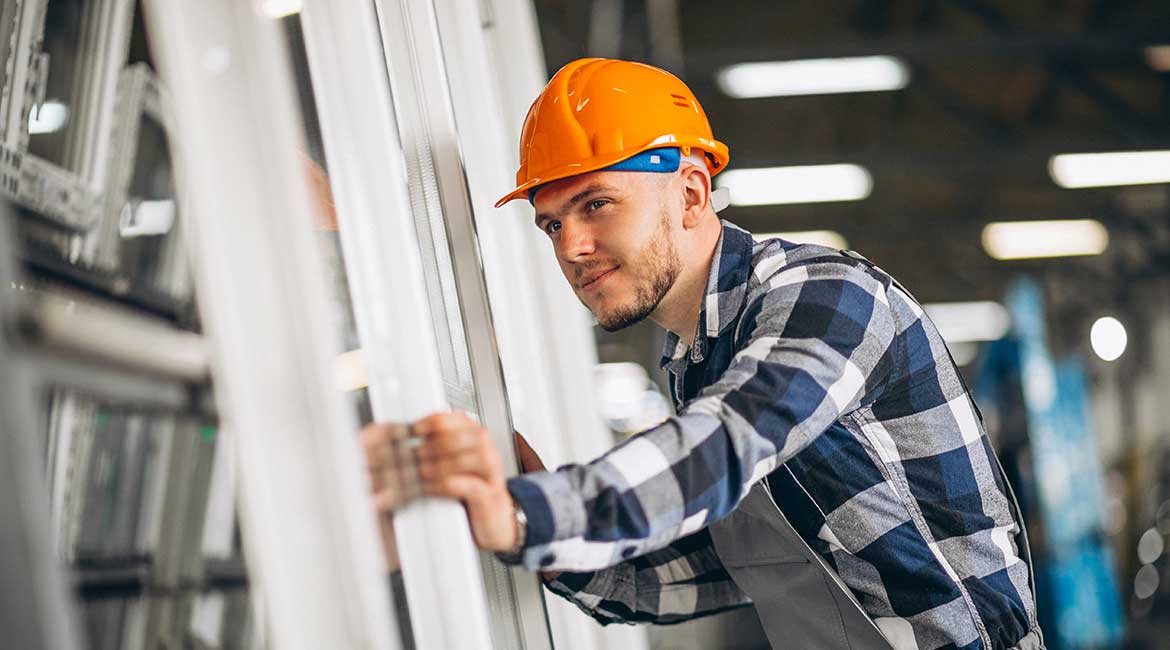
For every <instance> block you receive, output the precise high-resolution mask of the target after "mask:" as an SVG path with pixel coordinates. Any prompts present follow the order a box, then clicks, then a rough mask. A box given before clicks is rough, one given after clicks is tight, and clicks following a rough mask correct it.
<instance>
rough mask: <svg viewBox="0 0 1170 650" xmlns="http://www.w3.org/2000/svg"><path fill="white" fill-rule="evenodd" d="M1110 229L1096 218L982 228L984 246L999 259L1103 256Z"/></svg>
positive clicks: (1024, 222) (999, 224)
mask: <svg viewBox="0 0 1170 650" xmlns="http://www.w3.org/2000/svg"><path fill="white" fill-rule="evenodd" d="M1108 246H1109V231H1107V230H1105V226H1103V225H1101V222H1099V221H1096V220H1093V219H1066V220H1054V221H999V222H994V223H989V224H987V225H986V226H984V227H983V248H984V250H986V251H987V254H988V255H990V256H992V257H994V258H995V259H997V260H1014V259H1023V258H1030V257H1066V256H1071V255H1100V254H1101V253H1103V252H1105V249H1106V248H1107V247H1108Z"/></svg>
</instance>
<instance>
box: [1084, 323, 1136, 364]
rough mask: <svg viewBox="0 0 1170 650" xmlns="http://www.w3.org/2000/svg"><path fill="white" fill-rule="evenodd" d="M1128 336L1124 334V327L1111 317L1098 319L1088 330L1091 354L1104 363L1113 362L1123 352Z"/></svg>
mask: <svg viewBox="0 0 1170 650" xmlns="http://www.w3.org/2000/svg"><path fill="white" fill-rule="evenodd" d="M1128 342H1129V336H1128V335H1126V333H1125V326H1124V325H1122V324H1121V321H1119V320H1117V319H1116V318H1114V317H1112V316H1104V317H1102V318H1098V319H1097V320H1096V322H1094V323H1093V327H1092V329H1090V330H1089V343H1090V344H1091V345H1092V346H1093V352H1095V353H1096V354H1097V356H1098V357H1101V359H1103V360H1105V361H1113V360H1115V359H1117V358H1118V357H1120V356H1121V355H1122V354H1123V353H1124V352H1125V346H1126V344H1127V343H1128Z"/></svg>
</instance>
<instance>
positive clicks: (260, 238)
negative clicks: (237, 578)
mask: <svg viewBox="0 0 1170 650" xmlns="http://www.w3.org/2000/svg"><path fill="white" fill-rule="evenodd" d="M146 8H147V25H148V28H149V31H150V34H151V42H152V43H153V44H154V46H155V54H156V56H157V60H158V63H159V68H160V71H161V76H162V80H163V82H164V83H165V84H166V85H167V86H168V88H169V89H170V91H171V96H172V98H173V100H174V106H173V109H174V115H175V124H176V127H177V128H176V134H177V137H176V140H177V142H176V144H177V147H176V150H177V153H178V156H177V162H178V167H179V174H178V186H179V189H180V197H181V198H182V199H183V200H184V201H187V203H185V204H184V210H183V214H184V215H186V218H185V219H184V220H183V224H184V227H187V228H191V233H190V234H191V238H190V241H191V242H192V246H193V250H194V261H195V267H196V288H197V291H198V297H199V302H200V306H201V308H202V310H203V315H204V325H205V327H206V330H207V334H208V337H209V341H210V342H211V360H212V375H213V379H214V381H215V384H216V395H217V397H218V401H219V406H220V412H221V414H222V417H223V420H224V426H226V427H229V428H230V429H231V430H232V431H233V432H234V434H235V435H233V436H232V437H231V440H232V441H233V442H234V444H235V451H236V458H237V461H238V468H239V475H238V476H239V485H240V513H241V527H242V529H243V540H244V552H245V557H246V558H247V562H248V569H249V579H250V585H251V586H252V598H253V602H254V603H255V605H256V609H257V611H258V612H263V614H262V616H263V618H261V621H260V625H261V626H262V627H263V628H264V629H263V632H264V633H263V636H264V637H265V638H266V642H267V643H268V644H269V646H268V647H273V648H280V649H281V650H295V649H298V648H305V649H306V650H307V649H312V650H319V649H320V648H361V649H366V648H369V649H392V648H397V647H398V641H397V637H396V636H395V631H394V630H395V626H394V620H393V610H392V609H391V606H390V597H389V589H388V586H387V581H386V580H385V577H384V574H383V569H382V566H383V563H382V558H381V557H380V555H381V554H380V550H379V548H378V534H377V530H376V527H375V520H374V517H373V515H372V503H371V501H370V498H369V495H368V494H367V486H366V484H365V471H364V467H363V464H362V460H361V458H360V451H359V449H358V446H357V444H356V441H355V429H356V421H355V418H354V417H353V414H352V413H350V412H348V411H347V410H345V409H344V408H343V404H342V400H341V395H340V394H339V393H338V392H337V391H336V390H335V388H334V387H333V385H332V382H331V381H330V378H331V374H330V372H329V364H330V360H331V359H332V358H333V357H334V356H336V354H337V353H338V352H340V349H338V346H336V345H332V344H331V343H339V342H340V338H341V337H340V335H339V334H338V333H337V332H334V331H332V328H331V321H330V319H329V314H328V309H329V305H330V303H329V302H328V301H327V299H326V295H327V294H326V286H325V284H324V283H325V278H326V274H325V272H324V268H323V265H322V263H321V260H320V259H319V255H320V253H319V250H318V247H317V242H315V241H314V240H313V238H312V232H311V224H312V216H311V211H310V204H309V196H308V194H307V191H306V185H307V183H306V182H305V179H304V178H303V170H302V168H301V158H300V153H299V151H298V149H303V135H302V133H301V132H300V127H299V121H300V120H299V116H298V115H297V113H296V110H295V103H294V94H293V86H292V80H291V78H290V72H291V69H290V64H289V61H288V59H287V56H286V53H285V49H284V47H283V44H282V41H281V35H280V34H279V33H278V31H277V24H276V23H275V22H274V21H271V20H268V19H263V18H261V16H260V15H259V14H257V13H256V5H255V4H254V3H251V2H239V1H237V0H203V1H201V2H167V1H165V0H150V1H149V2H147V3H146ZM465 647H473V646H465Z"/></svg>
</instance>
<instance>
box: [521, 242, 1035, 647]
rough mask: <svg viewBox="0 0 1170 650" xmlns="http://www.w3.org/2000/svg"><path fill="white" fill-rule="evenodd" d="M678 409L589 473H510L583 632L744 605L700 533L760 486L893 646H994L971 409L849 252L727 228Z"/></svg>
mask: <svg viewBox="0 0 1170 650" xmlns="http://www.w3.org/2000/svg"><path fill="white" fill-rule="evenodd" d="M663 366H664V367H665V368H666V369H667V370H668V372H669V375H670V378H671V393H672V397H673V398H674V400H675V406H676V409H677V415H676V416H675V417H672V418H670V419H668V420H667V421H665V422H663V423H662V424H660V425H658V426H656V427H654V428H651V429H650V430H648V431H645V432H643V433H640V434H638V435H635V436H633V437H631V438H630V439H629V440H627V441H625V442H624V443H622V444H621V445H619V446H617V447H616V448H614V449H613V450H612V451H610V452H608V453H607V454H605V455H604V456H602V457H601V458H599V459H597V460H595V461H593V462H591V463H589V464H587V465H567V466H564V467H561V468H559V469H558V470H557V471H555V472H540V473H534V474H526V475H523V476H521V477H516V478H513V479H511V480H510V481H509V484H508V487H509V490H510V492H511V493H512V495H513V497H514V498H515V499H516V501H517V503H518V504H519V505H520V507H521V508H523V509H524V512H525V514H526V515H527V518H528V534H527V540H526V548H525V550H524V552H523V556H522V557H523V563H524V564H525V566H527V567H528V568H529V569H532V570H559V571H562V572H563V573H561V574H560V575H559V576H558V578H557V579H555V580H551V581H548V583H547V584H548V587H549V588H550V589H552V590H553V591H554V592H556V593H558V594H560V595H562V596H564V597H566V598H568V599H570V600H571V601H573V602H574V603H575V604H577V605H578V606H579V607H580V608H581V609H583V610H584V611H585V612H587V613H588V614H590V615H591V616H593V617H594V618H596V619H597V620H599V621H601V622H602V623H611V622H638V621H647V622H656V623H672V622H678V621H683V620H687V619H690V618H694V617H697V616H703V615H706V614H711V613H714V612H717V611H721V610H724V609H728V608H732V607H738V606H744V605H748V604H750V599H749V598H748V597H747V596H746V594H744V593H743V592H742V591H741V590H740V589H739V588H738V587H737V586H736V585H735V584H734V582H733V581H732V580H731V579H730V578H729V576H728V574H727V572H726V571H725V569H724V568H723V566H722V564H721V563H720V561H719V559H718V557H717V555H716V553H715V549H714V547H713V545H712V543H711V538H710V535H709V534H708V532H707V531H706V526H707V525H708V524H710V523H712V522H714V521H717V520H719V519H721V518H723V517H725V516H726V515H728V514H729V513H731V512H732V510H733V509H734V508H735V507H736V505H737V504H738V502H739V500H740V499H741V498H742V497H743V496H744V495H746V493H747V491H748V490H749V489H750V488H751V486H752V485H753V484H755V483H756V482H757V481H759V480H762V479H764V478H767V480H768V481H769V485H770V487H771V489H772V494H773V497H774V499H775V500H776V502H777V505H778V506H779V507H780V509H781V510H782V511H783V512H784V514H785V516H786V517H787V519H788V520H789V522H790V523H791V524H792V525H793V528H795V530H796V531H797V532H798V533H799V534H800V536H801V537H802V538H803V539H804V540H805V541H806V542H807V543H808V544H809V545H810V546H811V547H812V548H813V549H814V550H815V551H817V552H818V553H819V554H820V555H821V556H822V557H823V558H824V559H825V560H826V562H827V563H828V564H829V565H830V566H831V567H832V568H833V569H834V570H835V571H837V573H838V574H839V575H840V577H841V579H842V580H843V582H844V583H845V584H846V585H847V586H848V587H849V589H850V590H851V591H852V592H853V594H854V595H855V596H856V597H857V600H858V601H859V602H860V604H861V606H862V608H863V609H864V610H865V611H866V613H867V614H868V615H869V616H870V617H871V618H872V619H873V620H874V621H875V623H877V625H878V627H879V628H880V629H881V630H882V631H883V633H885V635H886V637H887V638H888V639H889V640H890V641H891V643H892V644H893V645H894V646H895V647H896V648H898V649H899V650H901V649H903V648H918V649H935V648H963V649H975V648H980V649H984V650H990V649H992V648H995V649H998V648H1010V647H1011V646H1013V645H1015V643H1016V642H1017V641H1018V640H1020V639H1021V638H1022V637H1024V636H1025V635H1026V634H1027V633H1028V632H1029V631H1031V630H1032V629H1033V628H1034V627H1035V625H1036V617H1035V606H1034V603H1033V600H1032V592H1031V591H1030V588H1029V580H1030V578H1029V568H1028V566H1027V563H1026V562H1025V561H1023V560H1022V559H1021V558H1020V556H1019V554H1018V552H1017V546H1016V543H1015V536H1016V534H1017V533H1018V532H1019V530H1020V528H1019V526H1021V525H1022V524H1020V523H1019V522H1017V521H1016V520H1015V518H1014V517H1013V515H1012V513H1011V506H1010V505H1009V501H1008V498H1007V497H1006V496H1005V489H1004V487H1002V485H1001V483H1002V481H1003V480H1004V479H1003V478H1002V476H1001V474H1000V472H999V470H998V465H997V463H996V462H995V461H994V459H993V457H992V456H993V451H992V449H991V445H990V443H989V441H988V439H987V436H986V434H985V432H984V429H983V425H982V422H981V420H980V419H979V418H978V417H977V415H976V414H977V410H976V409H975V407H974V403H973V402H972V401H971V398H970V396H969V395H968V392H967V389H966V387H965V385H964V384H963V381H962V379H961V377H960V375H959V374H958V369H957V368H956V367H955V365H954V363H953V361H952V360H951V358H950V354H949V352H948V351H947V349H946V347H945V345H944V344H943V341H942V338H941V337H940V336H939V334H938V331H937V330H936V329H935V327H934V325H933V324H932V323H931V322H930V320H929V319H928V318H927V317H926V316H925V315H924V313H923V311H922V309H921V307H920V306H919V305H918V304H917V302H916V301H915V300H914V298H913V297H911V296H910V295H909V294H908V293H907V292H906V291H905V290H904V289H902V288H901V286H900V285H899V284H898V283H897V282H895V281H893V280H892V278H890V276H888V275H887V274H885V273H884V272H882V271H881V270H880V269H878V268H876V267H874V266H873V265H872V264H869V263H868V262H865V261H864V260H863V258H860V256H855V255H852V256H851V255H845V254H842V253H841V252H839V251H835V250H832V249H828V248H824V247H820V246H812V245H797V244H793V243H791V242H787V241H783V240H779V239H772V240H767V241H762V242H758V243H757V242H754V241H753V239H752V237H751V235H750V234H749V233H747V232H745V231H743V230H741V229H739V228H737V227H735V226H734V225H732V224H730V223H727V222H724V225H723V234H722V236H721V238H720V242H719V247H718V249H717V251H716V255H715V258H714V260H713V261H712V265H711V270H710V273H709V279H708V286H707V292H706V298H705V301H704V304H703V309H702V314H701V315H700V321H699V330H698V332H697V335H696V337H695V340H694V342H693V344H692V345H686V344H685V343H684V342H683V341H680V340H679V339H678V337H677V336H674V335H673V334H672V335H670V336H669V337H668V340H667V346H666V351H665V355H664V358H663Z"/></svg>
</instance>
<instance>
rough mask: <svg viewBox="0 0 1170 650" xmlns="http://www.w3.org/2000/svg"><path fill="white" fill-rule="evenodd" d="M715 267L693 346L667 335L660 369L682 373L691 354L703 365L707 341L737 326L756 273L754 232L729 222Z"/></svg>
mask: <svg viewBox="0 0 1170 650" xmlns="http://www.w3.org/2000/svg"><path fill="white" fill-rule="evenodd" d="M721 223H722V224H723V232H722V233H720V235H719V243H718V244H717V245H716V247H715V255H714V256H713V257H712V258H711V267H710V269H708V271H707V290H706V293H705V294H704V296H703V307H702V310H701V311H700V313H699V327H698V329H697V330H696V332H695V340H694V342H693V343H694V344H693V345H689V344H687V343H685V342H683V341H682V340H681V339H680V338H679V336H678V334H675V333H674V332H669V331H668V332H667V333H666V342H665V344H664V345H663V348H662V361H661V362H660V363H659V366H660V367H662V368H665V369H667V370H670V371H671V372H675V373H677V372H681V370H682V369H683V368H684V367H685V366H686V358H687V352H688V350H689V351H690V358H691V360H692V361H695V362H700V361H702V360H703V357H704V355H705V354H706V352H707V339H712V338H718V337H719V336H720V335H721V334H723V333H724V332H725V331H727V329H728V328H730V327H731V326H732V325H734V324H735V322H736V320H737V319H738V317H739V313H740V311H741V310H742V309H743V301H744V298H745V297H746V296H747V284H748V278H749V277H750V275H751V270H752V247H753V245H754V244H755V242H754V241H753V240H752V235H751V233H749V232H747V231H746V230H743V229H741V228H740V227H739V226H736V225H735V224H733V223H730V222H728V221H726V220H723V221H722V222H721Z"/></svg>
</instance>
